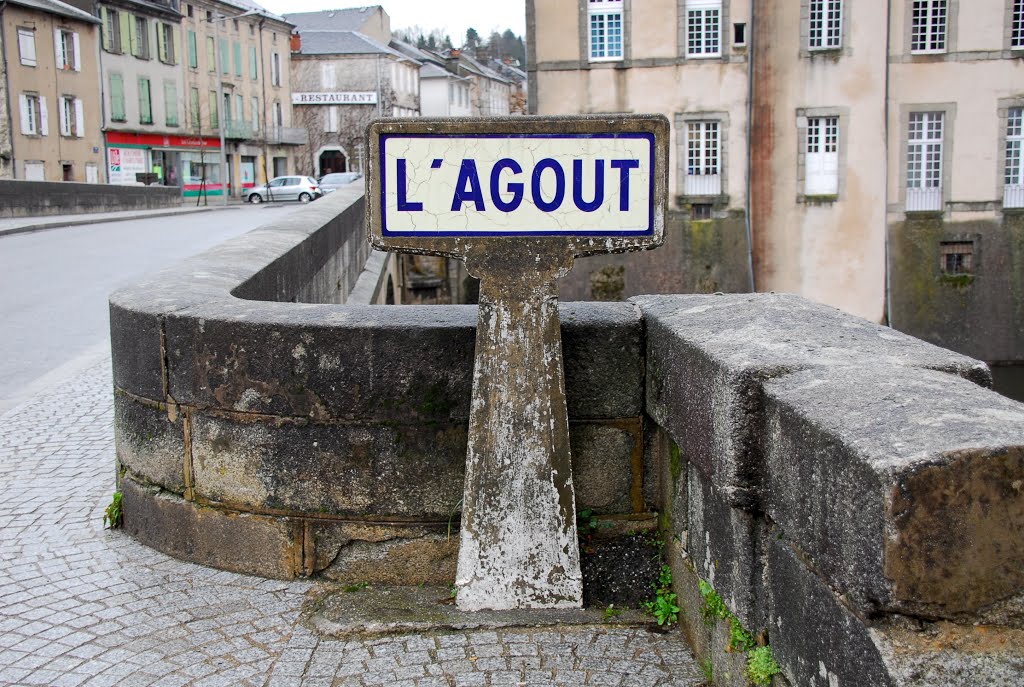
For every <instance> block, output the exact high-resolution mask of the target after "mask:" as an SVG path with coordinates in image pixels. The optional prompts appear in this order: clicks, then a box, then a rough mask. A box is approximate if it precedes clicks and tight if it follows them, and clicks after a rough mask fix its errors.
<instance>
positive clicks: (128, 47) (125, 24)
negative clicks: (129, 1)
mask: <svg viewBox="0 0 1024 687" xmlns="http://www.w3.org/2000/svg"><path fill="white" fill-rule="evenodd" d="M117 16H118V19H119V23H120V33H121V45H120V50H119V51H118V52H121V53H125V52H127V53H131V52H132V23H133V22H132V15H130V14H128V13H127V12H118V13H117Z"/></svg>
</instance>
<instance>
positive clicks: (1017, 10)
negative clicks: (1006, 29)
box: [1010, 0, 1024, 50]
mask: <svg viewBox="0 0 1024 687" xmlns="http://www.w3.org/2000/svg"><path fill="white" fill-rule="evenodd" d="M1010 48H1011V49H1014V50H1021V49H1024V0H1013V11H1012V12H1011V14H1010Z"/></svg>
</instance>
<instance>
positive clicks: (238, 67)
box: [231, 42, 242, 76]
mask: <svg viewBox="0 0 1024 687" xmlns="http://www.w3.org/2000/svg"><path fill="white" fill-rule="evenodd" d="M231 47H232V55H233V56H234V58H235V59H234V62H235V76H241V75H242V44H241V43H238V42H235V43H234V44H233V45H232V46H231Z"/></svg>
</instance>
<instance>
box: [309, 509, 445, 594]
mask: <svg viewBox="0 0 1024 687" xmlns="http://www.w3.org/2000/svg"><path fill="white" fill-rule="evenodd" d="M306 527H307V529H306V541H307V546H308V544H309V542H310V541H312V542H313V548H314V560H313V562H312V569H311V570H307V571H306V572H307V574H309V573H312V574H316V575H318V576H320V577H324V578H326V579H329V580H336V581H339V582H347V583H359V582H369V583H373V584H398V585H413V584H431V585H448V584H451V583H452V582H454V580H455V564H456V558H457V555H458V549H459V535H458V517H457V515H456V516H454V517H453V522H452V524H451V526H450V528H446V527H444V526H433V527H417V526H402V525H398V524H391V525H379V524H373V523H357V522H332V521H325V520H321V521H312V522H309V523H307V525H306ZM307 565H308V563H307Z"/></svg>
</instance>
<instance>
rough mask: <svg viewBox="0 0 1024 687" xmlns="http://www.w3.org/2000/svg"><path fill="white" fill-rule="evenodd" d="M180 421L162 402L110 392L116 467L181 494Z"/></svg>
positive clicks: (182, 438) (182, 453) (182, 452)
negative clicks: (111, 394) (112, 401)
mask: <svg viewBox="0 0 1024 687" xmlns="http://www.w3.org/2000/svg"><path fill="white" fill-rule="evenodd" d="M183 424H184V421H183V418H182V416H181V415H180V413H179V412H178V411H177V410H176V409H175V408H173V407H171V408H170V409H168V406H167V405H166V404H164V403H152V402H143V401H140V400H139V399H136V398H132V397H129V396H127V395H126V394H125V393H124V392H115V393H114V445H115V447H116V450H117V461H118V463H119V464H120V466H121V467H122V468H124V469H126V470H128V472H130V473H131V474H132V476H133V477H134V478H135V479H138V480H141V481H145V482H149V483H151V484H155V485H158V486H160V487H163V488H164V489H167V490H168V491H173V492H175V493H177V494H184V493H185V434H184V428H183Z"/></svg>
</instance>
